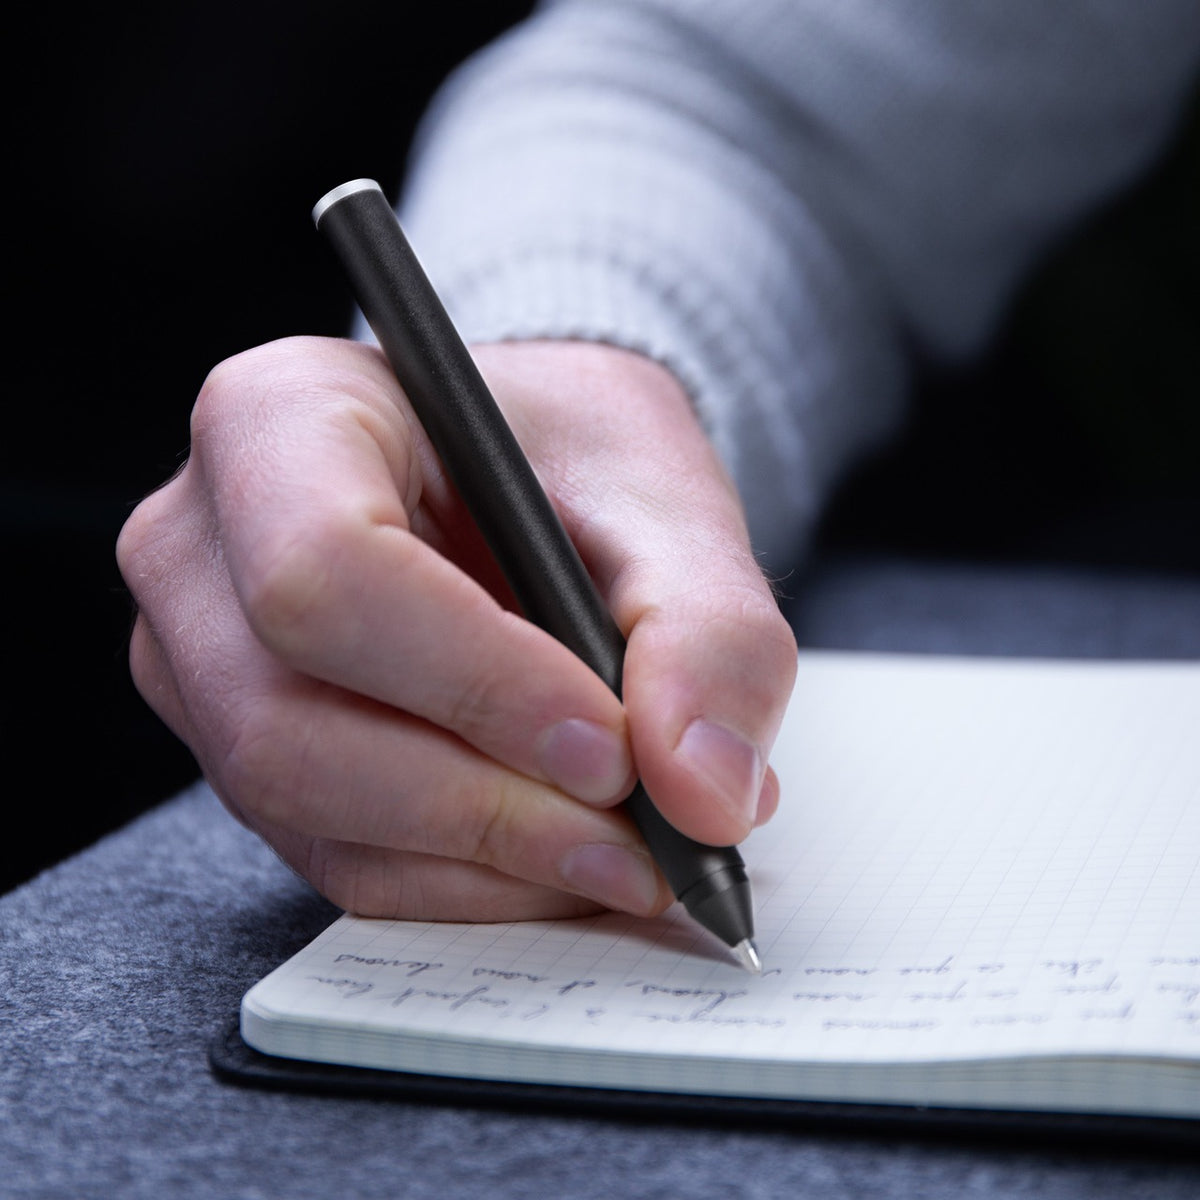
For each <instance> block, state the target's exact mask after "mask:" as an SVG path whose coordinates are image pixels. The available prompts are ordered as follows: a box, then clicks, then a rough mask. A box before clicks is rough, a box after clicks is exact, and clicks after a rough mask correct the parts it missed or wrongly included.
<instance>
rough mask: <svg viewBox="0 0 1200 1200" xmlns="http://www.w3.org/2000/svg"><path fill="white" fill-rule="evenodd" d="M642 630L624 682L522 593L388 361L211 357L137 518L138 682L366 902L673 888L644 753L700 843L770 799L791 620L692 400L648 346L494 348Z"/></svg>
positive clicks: (596, 570) (306, 871)
mask: <svg viewBox="0 0 1200 1200" xmlns="http://www.w3.org/2000/svg"><path fill="white" fill-rule="evenodd" d="M475 355H476V359H477V361H478V362H479V364H480V368H481V370H482V372H483V374H484V375H485V377H486V378H487V379H488V382H489V384H490V385H491V387H492V389H493V392H494V394H495V395H496V398H497V400H498V402H499V403H500V405H501V407H502V408H503V409H504V410H505V413H506V415H507V417H508V419H509V421H510V423H511V424H512V426H513V429H514V431H515V432H516V435H517V437H518V439H519V440H520V442H521V443H522V445H523V446H524V448H525V450H526V453H527V454H528V455H529V457H530V460H531V462H532V463H533V465H534V467H535V469H536V470H537V472H538V474H539V476H540V478H541V479H542V481H543V484H544V485H545V486H546V489H547V491H548V492H549V494H550V496H551V499H552V500H553V502H554V503H555V505H556V507H557V508H558V510H559V512H560V514H561V515H562V517H563V520H564V523H565V524H566V526H567V530H568V532H569V533H570V535H571V537H572V538H573V540H574V541H575V544H576V545H577V546H578V548H579V550H580V553H581V555H582V556H583V559H584V561H585V563H586V564H587V565H588V568H589V570H590V571H591V573H592V575H593V577H594V578H595V579H596V581H597V583H598V584H599V586H600V589H601V591H602V593H603V594H604V595H605V596H606V598H607V600H608V602H609V604H610V606H611V607H612V610H613V612H614V614H615V616H616V619H617V622H618V624H619V625H620V626H621V628H622V630H623V631H624V632H625V634H626V637H627V639H628V649H627V653H626V660H625V674H624V692H625V696H624V699H625V703H624V707H623V708H622V705H621V704H620V703H619V702H618V701H617V699H616V698H615V697H614V696H613V695H612V693H611V692H610V691H609V690H608V688H607V687H606V686H605V685H604V684H603V683H602V682H601V681H600V680H599V678H597V677H596V676H595V675H594V674H592V672H591V671H590V670H589V669H588V668H586V667H585V666H584V665H583V664H582V663H581V662H580V661H579V660H578V659H576V658H575V657H574V656H573V655H572V654H570V653H569V652H568V651H567V650H566V649H565V648H564V647H562V646H561V645H560V644H559V643H558V642H556V641H555V640H554V639H553V638H551V637H550V636H549V635H548V634H545V633H543V632H542V631H541V630H539V629H537V628H535V627H534V626H532V625H530V624H529V623H528V622H526V621H525V620H524V619H522V618H521V617H519V616H517V615H515V614H514V612H513V611H512V603H511V599H510V598H509V596H508V593H507V589H506V586H505V584H504V582H503V579H502V577H501V576H500V574H499V573H498V571H497V570H496V568H495V567H494V565H493V564H492V562H491V559H490V556H489V554H488V552H487V550H486V548H485V547H484V545H483V543H482V541H481V539H480V538H479V536H478V534H477V532H476V530H475V528H474V525H473V524H472V522H471V521H470V518H469V517H468V515H467V514H466V513H465V511H464V510H463V509H462V506H461V505H460V503H459V502H458V500H457V496H456V494H455V493H454V490H453V488H452V486H451V485H450V484H449V482H448V480H447V479H446V478H445V476H444V474H443V473H442V470H441V467H440V464H439V462H438V460H437V458H436V456H435V455H434V453H433V451H432V449H431V447H430V446H429V443H428V441H427V439H426V438H425V435H424V433H423V431H422V430H421V429H420V427H419V424H418V422H417V420H416V418H415V416H414V415H413V413H412V411H411V409H410V408H409V406H408V403H407V400H406V399H405V397H404V395H403V393H402V392H401V390H400V388H399V385H398V384H397V383H396V380H395V378H394V377H393V376H392V374H391V372H390V370H389V369H388V367H387V365H386V363H385V361H384V359H383V358H382V356H381V355H380V354H379V353H378V352H377V351H376V350H374V349H373V348H371V347H367V346H363V345H359V344H356V343H353V342H344V341H334V340H326V339H292V340H287V341H283V342H278V343H273V344H271V345H268V346H264V347H260V348H258V349H256V350H253V351H250V352H248V353H246V354H244V355H240V356H238V357H236V358H233V359H230V360H228V361H227V362H225V363H223V364H222V365H221V366H219V367H218V368H217V369H216V370H215V371H214V372H213V373H212V375H211V376H210V377H209V379H208V380H207V381H206V383H205V385H204V388H203V389H202V391H201V394H200V396H199V398H198V400H197V403H196V407H195V410H194V413H193V419H192V450H191V455H190V458H189V460H188V462H187V464H186V466H185V467H184V468H183V469H182V470H181V471H180V472H179V474H178V475H176V477H175V478H173V479H172V480H171V481H170V482H169V483H167V484H166V485H165V486H164V487H163V488H161V489H160V490H158V491H156V492H155V493H153V494H152V495H150V496H149V497H148V498H147V499H146V500H144V501H143V502H142V503H141V504H140V505H139V506H138V508H137V509H136V510H135V511H134V513H133V514H132V515H131V517H130V519H129V521H128V522H127V524H126V526H125V528H124V529H123V530H122V533H121V537H120V540H119V543H118V548H117V550H118V561H119V563H120V567H121V571H122V573H123V575H124V578H125V580H126V582H127V584H128V586H129V588H130V590H131V592H132V594H133V596H134V599H135V600H136V602H137V605H138V617H137V621H136V624H135V628H134V631H133V637H132V643H131V649H130V659H131V667H132V671H133V676H134V679H135V681H136V683H137V685H138V688H139V689H140V691H141V692H142V695H143V696H144V697H145V698H146V700H147V701H148V703H149V704H150V705H151V706H152V707H153V708H154V709H155V711H156V712H157V713H158V714H159V715H160V716H161V717H162V719H163V720H164V721H165V722H166V723H167V724H168V725H169V726H170V727H171V729H172V730H174V732H175V733H176V734H177V735H178V736H179V737H180V738H182V739H183V740H184V741H185V742H186V743H187V744H188V746H189V747H190V748H191V750H192V752H193V753H194V754H195V756H196V758H197V761H198V762H199V764H200V767H201V769H202V770H203V771H204V774H205V776H206V777H207V779H208V780H209V782H210V783H211V784H212V786H213V788H214V790H215V791H216V792H217V794H218V795H219V796H220V797H221V799H222V800H223V802H224V803H225V804H226V806H227V807H228V808H229V809H230V810H231V811H232V812H233V813H234V814H235V815H236V816H237V817H238V818H239V819H241V820H242V821H243V822H244V823H245V824H246V825H248V826H249V827H250V828H252V829H254V830H255V831H256V832H257V833H259V834H260V835H261V836H262V837H263V838H264V839H266V841H267V842H269V843H270V844H271V845H272V846H273V847H274V849H275V850H276V852H277V853H278V854H279V855H280V857H281V858H283V860H284V861H285V862H287V863H288V864H290V865H291V866H292V868H293V869H294V870H296V871H297V872H299V873H300V874H301V875H303V876H304V877H305V878H307V879H308V880H309V881H310V882H311V883H312V884H313V885H314V886H315V887H316V888H317V889H318V890H319V891H321V892H322V893H323V894H325V895H326V896H327V897H328V898H329V899H330V900H332V901H333V902H334V903H336V904H338V905H340V906H341V907H343V908H345V909H348V910H350V911H354V912H358V913H360V914H364V915H376V916H385V915H386V916H402V917H411V918H416V919H446V920H516V919H523V918H529V917H535V916H541V917H551V916H567V915H576V914H579V913H582V912H588V911H594V910H595V908H596V907H597V904H601V905H608V906H610V907H618V908H622V909H625V910H628V911H630V912H634V913H638V914H651V913H654V912H657V911H660V910H661V909H662V908H664V907H666V906H667V905H668V904H669V903H670V902H671V899H672V897H671V895H670V892H669V890H668V888H667V886H666V884H665V882H664V881H663V879H662V878H661V876H660V875H659V873H658V872H657V870H656V869H655V868H654V866H653V864H652V863H651V861H650V859H649V856H648V853H647V851H646V850H645V847H644V845H643V844H642V842H641V840H640V838H639V837H638V835H637V833H636V831H635V830H634V828H633V826H632V824H631V823H630V822H629V820H628V819H627V818H626V816H625V815H624V813H623V812H622V811H621V810H619V809H617V808H615V806H616V805H617V804H619V802H620V801H621V800H622V799H623V798H624V796H625V795H627V794H628V791H629V789H630V787H631V786H632V783H633V780H634V778H635V763H636V772H637V773H640V775H641V777H642V779H643V781H644V782H645V784H646V786H647V789H648V790H649V792H650V795H651V796H652V797H653V798H654V800H655V802H656V804H657V805H658V807H659V808H660V810H661V811H662V812H663V814H664V815H665V816H666V817H667V818H668V819H669V820H670V821H672V822H673V823H675V824H676V825H677V826H678V827H679V828H680V829H682V830H683V831H684V832H685V833H687V834H689V835H690V836H692V837H695V838H697V839H699V840H702V841H707V842H711V843H714V844H730V843H733V842H737V841H740V840H741V839H742V838H743V837H744V836H745V835H746V834H747V833H748V832H749V830H750V828H751V827H752V826H753V825H754V823H755V822H758V821H763V820H765V819H767V818H769V816H770V815H771V813H772V812H773V811H774V808H775V805H776V803H777V800H778V786H777V783H776V781H775V778H774V776H773V774H772V773H771V772H770V771H769V769H768V768H767V766H766V760H767V754H768V751H769V749H770V745H771V743H772V741H773V739H774V736H775V733H776V731H777V729H778V724H779V720H780V718H781V716H782V712H783V708H784V705H785V704H786V701H787V698H788V695H789V693H790V690H791V684H792V679H793V674H794V670H795V644H794V641H793V640H792V636H791V633H790V631H789V629H788V627H787V625H786V624H785V622H784V621H783V619H782V618H781V617H780V615H779V613H778V610H777V608H776V605H775V602H774V599H773V597H772V596H771V593H770V591H769V589H768V587H767V585H766V584H765V582H764V581H763V579H762V577H761V574H760V572H759V571H758V569H757V566H756V565H755V562H754V559H753V556H752V554H751V552H750V550H749V547H748V544H747V538H746V533H745V529H744V526H743V522H742V517H741V513H740V508H739V506H738V503H737V500H736V498H735V495H734V492H733V489H732V487H731V485H730V483H729V481H728V479H727V478H726V476H725V475H724V473H723V472H722V470H721V468H720V467H719V465H718V464H717V462H716V460H715V458H714V455H713V453H712V451H711V449H710V447H709V444H708V442H707V440H706V438H705V436H704V434H703V432H702V431H701V429H700V428H699V426H698V424H697V422H696V420H695V418H694V416H693V414H692V412H691V409H690V407H689V405H688V402H687V399H686V397H685V396H684V395H683V393H682V391H681V389H680V388H679V386H678V384H677V383H676V382H675V381H674V379H673V378H672V376H670V375H669V374H668V373H667V372H666V371H665V370H663V369H662V368H660V367H658V366H657V365H655V364H653V363H651V362H649V361H648V360H645V359H643V358H640V357H639V356H636V355H633V354H630V353H627V352H624V351H620V350H615V349H612V348H607V347H601V346H592V345H587V344H582V343H568V342H562V343H524V344H519V343H518V344H504V345H494V346H483V347H478V348H476V350H475Z"/></svg>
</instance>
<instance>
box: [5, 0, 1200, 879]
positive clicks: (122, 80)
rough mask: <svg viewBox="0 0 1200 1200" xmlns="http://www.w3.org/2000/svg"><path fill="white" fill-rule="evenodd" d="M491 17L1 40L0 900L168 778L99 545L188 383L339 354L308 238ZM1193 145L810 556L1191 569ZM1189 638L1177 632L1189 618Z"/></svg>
mask: <svg viewBox="0 0 1200 1200" xmlns="http://www.w3.org/2000/svg"><path fill="white" fill-rule="evenodd" d="M527 8H528V4H525V3H515V2H513V0H503V2H502V0H479V2H477V3H444V4H442V5H441V6H439V7H438V8H436V10H430V9H429V8H427V7H426V6H424V5H420V6H418V5H414V4H406V3H397V2H391V3H386V4H385V3H379V2H369V0H368V2H363V3H359V4H357V5H355V6H352V7H350V8H345V7H342V8H340V10H339V11H338V12H337V13H336V14H333V13H332V6H330V5H328V4H317V3H314V2H312V0H295V2H294V3H291V4H288V5H286V6H285V5H277V4H276V5H272V4H268V3H265V2H264V0H246V2H245V3H241V4H238V5H236V6H233V5H223V4H220V3H210V4H204V5H200V4H197V3H194V2H192V0H183V2H180V3H175V4H170V5H161V4H156V5H150V4H126V5H123V6H120V7H119V9H115V8H114V7H112V6H97V7H95V8H94V9H92V10H90V11H89V10H80V9H76V10H73V15H72V16H71V18H70V21H69V22H67V21H65V20H64V19H63V18H62V17H61V15H59V14H58V13H57V12H51V11H50V6H43V9H42V10H41V11H40V12H32V13H28V12H27V13H26V14H25V20H26V28H25V33H24V34H23V35H22V37H21V38H20V39H19V40H18V41H16V42H14V43H10V44H13V45H14V47H15V48H16V50H17V54H18V57H19V59H20V62H19V65H18V74H17V84H18V87H17V97H16V99H15V101H14V102H13V104H12V105H11V106H10V107H11V110H12V111H13V112H14V113H15V118H16V119H15V127H16V133H15V139H14V146H13V150H12V155H13V161H14V164H15V170H14V172H13V175H12V177H11V179H10V184H9V188H8V192H9V205H8V207H9V220H8V222H7V226H8V228H7V237H8V243H9V253H10V261H11V262H12V263H13V264H14V265H15V270H13V271H12V272H10V277H11V278H12V280H13V281H14V285H15V286H14V287H13V289H12V291H11V293H10V307H14V308H15V312H13V313H12V314H11V315H10V316H9V318H8V320H9V321H10V323H11V324H10V337H9V342H8V344H9V353H8V355H7V358H8V364H9V372H10V374H9V379H8V384H9V387H8V397H7V404H6V405H5V422H4V426H5V432H4V434H3V440H2V442H0V454H2V464H0V531H2V535H3V546H2V547H0V549H2V551H3V555H4V563H5V570H6V576H5V578H6V585H7V586H6V587H5V588H4V597H5V600H4V603H5V609H4V618H5V625H6V631H7V638H8V643H9V645H10V647H11V650H10V652H9V654H8V655H6V658H7V660H8V665H9V669H8V670H6V671H5V673H4V674H5V683H6V686H5V688H4V691H3V710H2V713H0V719H2V726H0V728H2V729H3V737H4V751H5V762H6V765H7V768H8V772H7V778H8V787H9V791H10V799H9V804H8V812H9V814H10V818H9V824H8V830H7V835H6V836H5V837H4V838H3V840H2V842H0V845H2V846H3V849H2V851H0V890H5V889H7V888H8V887H10V886H12V885H13V884H15V883H17V882H19V881H21V880H22V879H24V878H27V877H28V876H30V875H31V874H33V873H34V872H36V871H37V870H39V869H41V868H42V867H44V866H46V865H49V864H51V863H53V862H55V861H57V860H58V859H59V858H61V857H62V856H64V855H66V854H68V853H71V852H73V851H74V850H76V849H78V848H81V847H82V846H84V845H87V844H88V843H90V842H91V841H93V840H94V839H95V838H96V837H97V836H99V835H100V834H102V833H104V832H106V831H107V830H109V829H112V828H115V827H116V826H117V825H119V824H121V823H123V822H124V821H125V820H127V819H128V818H130V817H131V816H133V815H135V814H136V813H138V812H140V811H142V810H143V809H145V808H146V807H147V806H149V805H151V804H153V803H155V802H157V801H158V800H160V799H162V798H164V797H165V796H167V795H169V794H170V793H171V792H173V791H174V790H175V789H176V788H178V787H179V786H182V785H183V784H185V783H186V782H188V781H190V780H191V779H192V778H194V777H195V774H196V770H195V766H194V764H193V762H192V760H191V758H190V756H189V755H188V753H187V752H186V750H184V748H183V747H182V746H180V745H179V744H178V743H177V742H176V741H175V740H174V738H173V737H172V736H171V735H170V734H169V733H168V732H167V731H166V730H165V728H163V727H162V726H161V725H160V723H159V722H158V720H157V718H155V717H154V716H153V714H152V713H151V712H150V710H149V709H148V708H147V707H146V706H145V705H144V704H143V702H142V701H141V700H140V698H139V697H138V696H137V694H136V692H135V691H134V689H133V687H132V685H131V683H130V681H129V677H128V668H127V664H126V641H127V636H128V630H129V626H130V620H131V607H130V601H129V598H128V596H127V594H126V593H125V590H124V587H123V584H122V582H121V580H120V577H119V574H118V573H117V570H116V567H115V563H114V560H113V545H114V542H115V540H116V536H117V533H118V531H119V529H120V526H121V524H122V522H123V521H124V519H125V517H126V515H127V514H128V513H129V511H130V510H131V509H132V507H133V506H134V504H136V502H137V500H138V499H139V498H140V497H141V496H142V495H143V494H145V493H146V492H147V491H149V490H150V489H152V488H153V487H154V486H156V485H157V484H159V483H160V482H162V481H163V480H164V479H165V478H166V477H167V476H168V475H170V474H171V472H173V471H174V470H175V469H176V468H177V467H178V466H179V464H180V463H181V462H182V461H183V459H184V456H185V455H186V452H187V442H188V426H187V422H188V415H189V412H190V409H191V405H192V401H193V399H194V397H195V395H196V392H197V390H198V389H199V387H200V384H201V382H202V381H203V378H204V376H205V374H206V373H207V371H208V370H209V368H210V367H211V366H213V365H214V364H215V363H217V362H218V361H220V360H221V359H222V358H225V357H227V356H228V355H230V354H233V353H237V352H238V351H241V350H244V349H246V348H248V347H250V346H253V345H256V344H258V343H260V342H264V341H267V340H270V339H272V338H275V337H280V336H286V335H290V334H296V333H325V334H342V333H344V332H346V330H347V328H348V326H349V322H350V320H351V315H352V309H351V306H350V303H349V301H348V299H347V293H346V289H345V286H344V283H343V281H342V280H341V278H340V277H339V276H338V275H337V273H336V271H335V268H334V266H333V263H332V261H331V259H330V257H329V256H328V252H327V249H326V248H325V247H324V245H323V244H322V243H320V241H319V239H318V238H317V237H316V236H315V234H314V232H313V230H312V226H311V222H310V218H309V210H310V208H311V205H312V204H313V202H314V201H315V200H316V199H317V198H318V197H319V196H320V195H322V194H323V193H324V192H325V191H326V190H328V188H330V187H332V186H334V185H336V184H338V183H341V182H343V181H344V180H346V179H350V178H354V177H357V176H363V175H367V176H373V177H374V178H376V179H378V180H379V181H380V182H381V183H382V184H383V185H384V186H385V188H389V189H391V188H393V187H394V186H395V184H396V183H397V182H398V180H399V178H400V175H401V171H402V169H403V163H404V156H405V152H406V149H407V145H408V141H409V139H410V137H411V134H412V131H413V127H414V124H415V121H416V119H417V117H418V115H419V113H420V112H421V111H422V110H423V108H424V106H425V104H426V102H427V100H428V98H429V96H430V94H431V93H432V91H433V90H434V88H435V87H436V86H437V84H438V82H439V81H440V80H441V79H442V78H443V77H444V75H445V74H446V72H447V71H448V70H449V69H451V68H452V66H453V65H454V64H455V63H457V62H458V61H460V60H461V59H462V58H463V57H465V56H466V55H467V54H469V53H470V52H471V51H472V50H473V49H474V48H475V47H477V46H479V45H481V44H483V43H484V42H486V41H488V40H490V39H491V38H492V37H493V36H495V35H496V34H497V33H498V32H500V31H501V30H502V29H503V28H504V27H505V26H506V25H508V24H510V23H511V22H512V21H514V20H516V19H518V18H519V17H520V16H521V15H522V14H523V13H524V12H525V11H526V10H527ZM1198 134H1200V128H1198V122H1197V120H1196V118H1195V116H1193V118H1192V119H1191V120H1190V122H1189V123H1188V125H1187V127H1186V129H1185V132H1184V135H1183V136H1182V137H1181V139H1180V142H1179V145H1178V146H1177V147H1176V149H1175V151H1174V152H1173V153H1172V155H1171V156H1169V157H1168V159H1167V160H1166V161H1165V162H1164V163H1163V164H1162V166H1161V167H1160V168H1159V169H1158V170H1156V171H1155V172H1154V173H1153V175H1152V176H1151V177H1149V178H1148V179H1147V180H1146V181H1145V183H1144V184H1143V185H1142V186H1140V187H1139V188H1138V189H1137V190H1136V192H1135V193H1134V194H1133V195H1132V196H1130V197H1126V198H1124V199H1122V200H1121V201H1120V202H1119V203H1116V204H1114V205H1113V206H1112V207H1111V208H1110V209H1109V210H1107V211H1106V212H1104V213H1102V214H1098V215H1097V217H1096V219H1095V220H1094V221H1092V222H1090V223H1089V225H1088V228H1087V229H1086V230H1084V231H1081V234H1080V236H1079V237H1078V238H1076V239H1073V240H1072V242H1071V243H1070V244H1069V245H1067V246H1064V247H1063V249H1062V251H1061V253H1060V254H1059V255H1057V256H1056V258H1055V260H1054V261H1053V262H1051V263H1049V264H1048V265H1047V267H1046V269H1045V270H1044V271H1042V272H1041V273H1040V274H1039V275H1038V277H1037V278H1036V279H1035V280H1034V281H1033V282H1032V283H1031V285H1030V287H1029V288H1028V289H1027V292H1026V293H1025V294H1024V295H1023V296H1022V298H1021V300H1020V303H1019V304H1018V305H1017V307H1016V308H1015V310H1014V312H1013V314H1012V316H1011V319H1010V321H1009V322H1008V324H1007V326H1006V328H1005V330H1004V333H1003V335H1002V337H1001V338H1000V340H999V343H998V345H997V347H996V350H995V352H994V353H992V354H991V355H990V356H989V357H988V360H987V361H986V362H985V363H983V364H980V365H979V366H978V367H977V368H974V369H973V370H972V371H971V372H969V373H957V374H955V375H953V376H950V377H947V376H945V375H938V374H935V373H933V372H928V373H927V374H926V377H925V379H924V382H923V384H922V387H921V394H920V401H919V403H918V404H917V405H916V406H915V409H914V418H913V422H912V425H911V427H910V429H909V432H908V433H907V434H906V435H905V437H904V438H903V439H902V440H901V441H900V443H899V444H898V445H897V446H896V447H895V449H894V450H893V451H891V452H889V453H888V454H887V455H886V456H884V457H882V458H881V459H880V460H879V461H877V462H875V463H872V464H870V465H868V466H866V467H864V469H863V470H862V471H861V472H859V474H858V475H857V476H856V477H855V478H854V479H853V480H851V481H850V483H849V484H848V485H847V487H846V488H845V489H844V490H843V492H842V494H841V495H840V496H839V498H838V500H837V503H836V504H835V505H834V506H833V509H832V511H831V513H830V516H829V519H828V521H827V522H826V525H825V527H824V529H823V531H822V535H821V548H822V553H826V554H834V553H858V552H872V553H873V552H881V551H882V552H885V553H897V554H907V555H912V556H926V557H928V556H935V557H936V556H947V555H953V556H959V557H967V558H986V559H991V560H1013V561H1022V562H1030V561H1033V562H1046V563H1078V564H1083V565H1086V566H1089V567H1101V568H1104V569H1111V570H1116V571H1128V570H1150V571H1157V572H1164V571H1166V572H1186V573H1191V574H1194V573H1196V572H1200V382H1198V381H1200V221H1198V220H1197V214H1200V136H1198ZM1197 619H1198V620H1200V614H1197Z"/></svg>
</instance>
